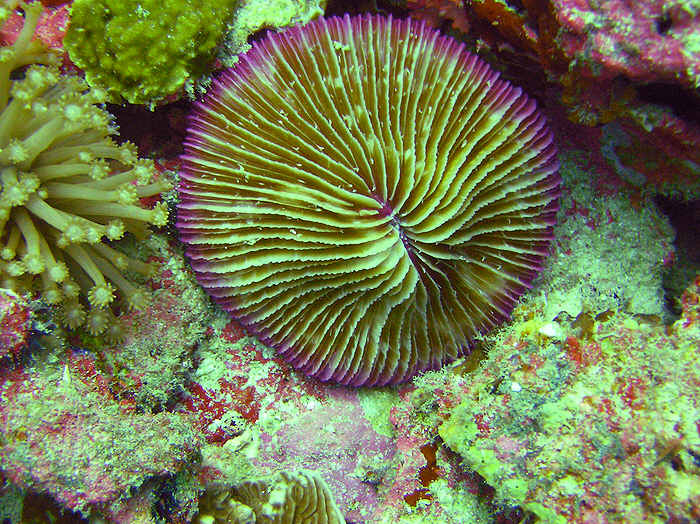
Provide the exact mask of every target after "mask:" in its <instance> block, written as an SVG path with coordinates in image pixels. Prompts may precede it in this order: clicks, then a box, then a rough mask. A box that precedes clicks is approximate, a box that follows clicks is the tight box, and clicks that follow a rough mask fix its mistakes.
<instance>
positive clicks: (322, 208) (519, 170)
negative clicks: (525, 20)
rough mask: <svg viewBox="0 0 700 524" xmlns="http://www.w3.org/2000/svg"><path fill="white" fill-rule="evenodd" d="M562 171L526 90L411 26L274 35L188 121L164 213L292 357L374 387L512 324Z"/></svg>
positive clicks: (200, 272) (322, 25) (214, 283)
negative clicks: (174, 189)
mask: <svg viewBox="0 0 700 524" xmlns="http://www.w3.org/2000/svg"><path fill="white" fill-rule="evenodd" d="M559 184H560V177H559V174H558V163H557V160H556V153H555V148H554V145H553V143H552V135H551V132H550V131H549V129H548V127H547V125H546V122H545V119H544V117H543V116H542V115H541V114H540V113H539V111H538V110H537V108H536V107H535V102H534V101H533V100H532V99H530V98H529V97H528V96H526V95H525V94H523V93H522V91H521V90H520V89H519V88H516V87H514V86H512V85H510V84H509V83H508V82H506V81H505V80H502V79H500V78H499V75H498V73H497V72H495V71H494V70H492V69H491V68H490V67H489V66H488V65H487V64H486V63H484V62H483V61H481V60H480V59H478V58H477V57H476V56H474V55H472V54H470V53H468V52H467V51H466V49H465V46H464V45H463V44H461V43H459V42H457V41H456V40H454V39H451V38H448V37H445V36H442V35H441V34H440V33H439V32H437V31H435V30H432V29H430V28H428V27H427V26H426V25H425V24H423V23H422V22H417V21H415V20H410V19H408V20H396V19H392V18H386V17H382V16H371V15H362V16H357V17H349V16H345V17H344V18H328V19H318V20H316V21H313V22H311V23H309V24H307V25H304V26H302V27H295V28H293V29H290V30H287V31H285V32H283V33H279V34H270V35H268V36H267V37H265V38H264V39H261V40H260V41H258V42H256V43H255V44H254V46H253V49H252V50H251V51H249V52H248V53H247V54H246V55H245V56H244V57H243V58H242V59H241V61H240V62H239V63H238V64H237V65H236V66H235V67H234V68H232V69H229V70H227V71H225V72H224V73H223V74H222V75H221V77H220V78H219V79H218V80H217V81H216V83H215V85H214V87H213V88H212V89H211V91H210V92H209V94H208V95H207V96H206V98H205V99H204V100H203V101H202V102H200V103H199V104H197V106H196V107H195V109H194V111H193V114H192V116H191V119H190V126H189V130H188V136H187V139H186V142H185V154H184V155H183V170H182V176H181V181H180V185H179V188H178V191H179V195H180V203H179V207H178V220H177V226H178V228H179V231H180V237H181V239H182V241H183V242H184V243H185V245H186V252H187V255H188V256H189V258H190V261H191V264H192V267H193V268H194V270H195V272H196V274H197V277H198V279H199V282H200V283H201V284H202V286H203V287H204V288H205V289H207V291H208V292H209V293H210V294H211V296H212V297H214V299H215V300H217V301H218V303H219V304H220V305H221V306H222V307H223V308H225V309H227V310H229V311H231V312H232V314H233V315H234V316H236V317H237V318H239V319H240V320H241V322H242V323H244V324H245V325H246V326H247V327H248V328H249V330H250V331H252V332H253V333H255V334H256V335H257V336H258V337H259V338H260V339H261V340H263V341H264V342H266V343H268V344H270V345H272V346H273V347H275V348H276V349H277V350H278V352H279V353H280V354H281V355H282V357H284V358H285V359H286V360H287V361H289V362H290V363H291V364H292V365H294V366H295V367H296V368H298V369H300V370H301V371H303V372H304V373H307V374H309V375H312V376H315V377H318V378H319V379H321V380H332V381H336V382H339V383H342V384H349V385H355V386H361V385H367V386H369V385H383V384H390V383H397V382H401V381H404V380H407V379H409V378H410V377H411V376H412V375H413V374H415V373H416V372H418V371H420V370H426V369H432V368H438V367H439V366H441V365H443V364H444V363H446V362H448V361H450V360H452V359H454V358H456V357H458V356H460V355H462V354H464V353H465V352H466V351H467V350H468V348H469V346H470V342H471V341H472V340H473V339H474V337H476V336H477V335H478V334H479V333H481V332H484V331H486V330H488V329H490V328H492V327H494V326H496V325H497V324H498V323H499V322H500V321H502V320H503V319H505V318H507V316H508V315H509V314H510V311H511V309H512V307H513V305H514V303H515V301H516V299H517V297H518V296H519V295H520V294H521V293H523V292H524V291H525V289H527V288H528V287H529V285H530V282H531V281H532V279H533V278H534V276H535V275H536V274H537V272H538V271H539V270H540V268H541V264H542V261H543V259H544V257H545V256H546V253H547V250H548V247H549V243H550V240H551V237H552V226H553V223H554V221H555V215H556V211H557V208H558V196H559V192H560V190H559Z"/></svg>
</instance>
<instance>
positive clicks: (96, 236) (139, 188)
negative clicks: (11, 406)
mask: <svg viewBox="0 0 700 524" xmlns="http://www.w3.org/2000/svg"><path fill="white" fill-rule="evenodd" d="M22 8H23V10H24V13H25V22H24V27H23V28H22V31H21V32H20V34H19V35H18V37H17V39H16V41H15V42H14V44H12V45H10V46H8V47H5V48H3V49H2V51H0V111H1V112H0V181H1V191H0V284H1V285H2V286H3V287H6V288H10V289H14V290H21V291H35V290H37V289H38V290H39V291H40V292H41V298H42V299H43V300H44V301H45V302H46V303H48V304H50V305H57V304H61V305H62V310H63V321H64V324H65V325H66V326H68V327H70V328H76V327H78V326H80V325H83V324H84V325H85V327H86V328H87V329H88V331H90V332H92V333H100V332H102V331H104V330H105V329H106V328H107V327H108V325H109V324H110V319H111V316H112V313H111V311H110V310H109V306H110V304H111V303H112V302H113V301H114V300H115V296H116V294H117V293H119V294H120V295H121V297H122V298H123V299H125V301H126V303H127V304H128V306H130V307H142V306H143V305H144V304H145V301H146V294H145V293H144V292H143V291H141V290H140V289H139V288H138V287H137V286H135V285H134V284H133V283H131V282H130V281H129V279H128V278H127V277H125V276H124V274H123V273H124V272H125V271H126V270H129V271H134V272H137V273H142V274H148V273H149V272H150V271H151V268H150V266H149V265H148V264H145V263H143V262H140V261H138V260H134V259H131V258H128V257H127V256H125V255H124V254H123V253H121V252H120V251H117V250H116V249H114V248H113V247H111V246H110V245H109V242H110V241H116V240H119V239H120V238H122V237H123V236H124V234H125V233H127V232H130V233H133V234H135V235H136V236H137V237H140V238H143V237H145V236H146V235H147V234H148V227H147V226H148V224H153V225H156V226H162V225H164V224H165V223H166V221H167V218H168V210H167V207H166V206H165V204H164V203H162V202H159V203H157V204H156V205H155V206H154V207H153V209H146V208H144V207H143V206H142V205H141V204H140V202H139V199H140V198H144V197H150V196H153V195H157V194H159V193H161V192H162V191H164V190H166V189H168V188H169V183H168V182H167V181H165V180H163V179H160V180H154V178H153V175H154V168H153V163H152V161H149V160H145V159H139V158H138V157H137V154H136V148H135V146H134V145H133V144H130V143H128V142H127V143H124V144H122V145H117V144H116V143H115V142H114V141H113V140H112V138H111V136H112V135H114V134H115V133H116V128H115V126H114V124H113V122H112V120H113V119H112V117H111V115H110V114H109V113H108V112H107V111H106V110H105V109H103V108H102V107H101V106H100V104H101V103H102V102H103V101H104V94H103V93H102V92H100V91H99V90H95V89H88V87H87V86H86V84H85V83H84V81H83V80H82V79H80V78H78V77H76V76H62V75H60V73H59V69H58V65H57V62H58V58H57V57H56V56H55V55H54V54H52V53H51V52H49V51H48V50H47V49H46V48H45V47H44V46H43V44H41V43H40V42H39V41H38V40H35V39H33V38H32V37H33V34H34V30H35V27H36V24H37V22H38V20H39V17H40V15H41V13H42V7H41V4H40V3H39V2H35V3H32V4H26V5H23V6H22ZM85 298H87V305H89V308H88V309H89V313H86V310H85V307H84V304H83V303H84V302H85V300H84V299H85Z"/></svg>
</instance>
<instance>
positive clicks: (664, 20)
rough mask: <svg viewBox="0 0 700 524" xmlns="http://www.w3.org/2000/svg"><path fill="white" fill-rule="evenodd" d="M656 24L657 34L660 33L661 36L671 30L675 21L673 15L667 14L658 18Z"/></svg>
mask: <svg viewBox="0 0 700 524" xmlns="http://www.w3.org/2000/svg"><path fill="white" fill-rule="evenodd" d="M654 23H655V24H656V31H657V33H659V34H660V35H665V34H666V33H668V31H669V29H671V26H672V25H673V20H671V15H669V14H668V13H666V14H664V15H661V16H659V17H657V19H656V20H655V21H654Z"/></svg>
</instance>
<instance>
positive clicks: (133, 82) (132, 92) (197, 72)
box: [64, 0, 236, 104]
mask: <svg viewBox="0 0 700 524" xmlns="http://www.w3.org/2000/svg"><path fill="white" fill-rule="evenodd" d="M235 3H236V2H235V0H179V1H168V2H163V1H161V0H76V1H75V2H74V3H73V6H72V8H71V24H70V27H69V28H68V32H67V33H66V38H65V41H64V43H65V46H66V49H67V50H68V54H69V55H70V58H71V60H73V62H75V63H76V64H77V65H78V66H80V67H81V68H82V69H83V70H85V78H86V80H87V82H88V84H89V85H90V86H93V87H100V88H102V89H104V90H105V91H107V93H108V95H109V96H110V98H111V100H112V101H115V102H120V101H121V98H124V99H126V100H127V101H128V102H131V103H135V104H146V103H153V102H156V101H158V100H161V99H163V98H164V97H166V96H168V95H171V94H173V93H175V92H177V91H178V90H179V89H181V88H182V87H183V86H185V84H186V82H188V81H190V79H196V78H197V77H199V76H201V75H202V74H204V73H205V71H206V70H207V68H208V67H209V65H210V63H211V61H212V60H213V58H214V56H215V52H216V47H217V45H218V43H219V41H220V40H221V38H222V37H223V34H224V31H225V30H226V21H227V20H228V19H229V18H230V16H231V13H232V11H233V7H234V5H235Z"/></svg>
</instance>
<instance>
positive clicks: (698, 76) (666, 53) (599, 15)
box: [553, 0, 700, 89]
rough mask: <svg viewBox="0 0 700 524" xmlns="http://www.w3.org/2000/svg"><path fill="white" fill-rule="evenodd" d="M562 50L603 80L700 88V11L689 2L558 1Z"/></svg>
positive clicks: (556, 2)
mask: <svg viewBox="0 0 700 524" xmlns="http://www.w3.org/2000/svg"><path fill="white" fill-rule="evenodd" d="M553 8H554V9H555V10H556V14H557V20H558V22H559V24H560V28H559V32H558V37H557V41H558V42H557V43H558V46H559V49H560V50H561V51H562V52H563V53H564V55H565V56H566V57H567V58H568V59H569V60H571V61H572V62H573V63H574V64H575V67H576V68H577V69H579V70H580V71H586V72H587V74H588V75H590V76H593V77H595V78H598V79H599V80H602V81H609V80H612V79H613V78H615V77H616V76H619V75H624V76H625V77H626V78H628V79H629V80H632V81H634V82H644V83H646V82H672V83H678V84H680V85H683V86H685V87H687V88H689V89H695V88H698V87H700V6H698V4H697V2H689V1H687V0H671V1H664V2H659V1H657V0H638V1H634V2H630V1H629V0H604V1H602V2H591V1H587V0H575V1H571V0H554V1H553Z"/></svg>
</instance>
